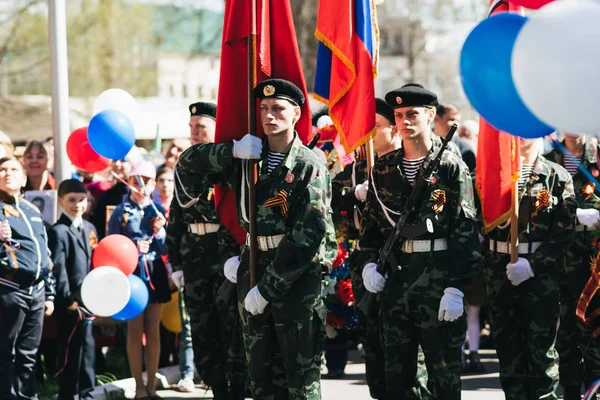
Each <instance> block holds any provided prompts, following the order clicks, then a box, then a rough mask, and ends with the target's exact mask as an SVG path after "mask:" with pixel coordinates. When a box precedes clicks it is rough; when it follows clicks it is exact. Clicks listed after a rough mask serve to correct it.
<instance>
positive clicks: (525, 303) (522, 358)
mask: <svg viewBox="0 0 600 400" xmlns="http://www.w3.org/2000/svg"><path fill="white" fill-rule="evenodd" d="M496 261H498V262H496V263H494V264H492V265H486V268H485V273H486V279H487V291H488V300H489V303H488V309H489V314H490V325H491V330H492V338H493V340H494V346H495V347H496V351H497V353H498V359H499V361H500V383H501V384H502V389H503V390H504V393H505V396H506V399H507V400H533V399H536V400H537V399H557V398H558V397H557V396H556V388H557V386H558V357H557V352H556V349H555V348H554V343H555V339H556V331H557V322H558V312H559V294H558V284H557V282H556V281H557V279H556V277H555V274H553V273H548V272H545V271H536V275H535V277H533V278H531V279H529V280H527V281H525V282H523V283H521V284H520V285H519V286H513V285H512V284H511V283H510V281H509V280H508V279H507V277H506V264H507V263H508V257H502V258H500V259H497V260H496Z"/></svg>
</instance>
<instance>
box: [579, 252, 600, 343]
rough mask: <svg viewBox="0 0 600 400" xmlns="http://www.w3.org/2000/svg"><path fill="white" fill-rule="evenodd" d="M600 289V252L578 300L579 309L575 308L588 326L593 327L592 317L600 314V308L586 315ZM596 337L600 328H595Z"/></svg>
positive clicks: (580, 318) (599, 333)
mask: <svg viewBox="0 0 600 400" xmlns="http://www.w3.org/2000/svg"><path fill="white" fill-rule="evenodd" d="M599 289H600V254H598V255H597V256H596V258H595V259H594V261H593V265H592V268H591V274H590V278H589V279H588V281H587V283H586V284H585V287H584V288H583V291H582V292H581V295H580V296H579V300H578V301H577V309H576V310H575V315H576V316H577V318H578V319H579V320H580V321H581V322H583V323H584V324H585V325H586V326H588V327H591V324H592V319H593V318H594V317H597V316H598V315H600V309H598V310H595V311H593V312H592V313H591V314H590V315H589V317H586V314H587V309H588V307H589V305H590V303H591V301H592V299H593V298H594V296H595V295H596V292H598V290H599ZM593 335H594V337H595V338H596V337H598V336H600V328H598V329H596V330H594V332H593Z"/></svg>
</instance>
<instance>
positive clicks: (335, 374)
mask: <svg viewBox="0 0 600 400" xmlns="http://www.w3.org/2000/svg"><path fill="white" fill-rule="evenodd" d="M344 375H346V373H345V372H344V370H343V369H334V370H331V371H329V372H328V373H327V375H325V376H324V378H325V379H341V378H343V377H344Z"/></svg>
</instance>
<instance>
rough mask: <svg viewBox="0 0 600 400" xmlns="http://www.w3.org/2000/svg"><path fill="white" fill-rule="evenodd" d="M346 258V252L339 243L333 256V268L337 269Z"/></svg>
mask: <svg viewBox="0 0 600 400" xmlns="http://www.w3.org/2000/svg"><path fill="white" fill-rule="evenodd" d="M346 258H348V250H347V249H345V248H343V247H342V245H341V244H340V243H338V252H337V255H336V256H335V260H333V268H338V267H339V266H341V265H342V264H343V263H344V261H346Z"/></svg>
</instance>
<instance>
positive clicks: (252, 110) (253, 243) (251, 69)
mask: <svg viewBox="0 0 600 400" xmlns="http://www.w3.org/2000/svg"><path fill="white" fill-rule="evenodd" d="M249 17H250V35H248V47H247V48H248V131H249V132H250V133H251V134H252V135H256V99H255V97H254V88H255V87H256V0H251V1H250V16H249ZM248 166H249V168H248V169H249V171H248V175H249V176H248V219H249V221H248V225H249V232H248V234H249V235H250V260H249V261H250V268H249V269H250V288H253V287H254V286H255V285H256V266H257V263H258V243H257V239H256V238H257V233H256V181H257V178H258V162H257V161H256V160H249V161H248Z"/></svg>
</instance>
